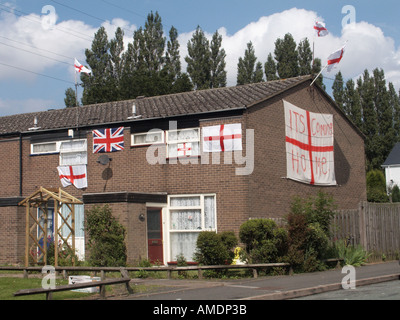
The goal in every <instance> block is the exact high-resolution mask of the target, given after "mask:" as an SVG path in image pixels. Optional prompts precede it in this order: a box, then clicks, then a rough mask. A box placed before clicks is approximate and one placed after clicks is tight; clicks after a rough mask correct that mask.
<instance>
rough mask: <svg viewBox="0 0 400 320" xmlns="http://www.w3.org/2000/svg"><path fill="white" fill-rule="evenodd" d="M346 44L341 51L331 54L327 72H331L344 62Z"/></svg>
mask: <svg viewBox="0 0 400 320" xmlns="http://www.w3.org/2000/svg"><path fill="white" fill-rule="evenodd" d="M345 46H346V44H344V45H343V47H341V48H340V49H338V50H336V51H335V52H333V53H331V54H330V56H329V57H328V63H327V67H326V70H327V71H328V72H330V71H331V70H332V69H333V68H334V67H336V65H337V64H338V63H339V62H340V60H342V58H343V53H344V47H345Z"/></svg>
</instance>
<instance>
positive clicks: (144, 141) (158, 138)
mask: <svg viewBox="0 0 400 320" xmlns="http://www.w3.org/2000/svg"><path fill="white" fill-rule="evenodd" d="M131 140H132V141H131V145H132V146H143V145H150V144H154V143H164V131H149V132H146V133H134V134H132V136H131Z"/></svg>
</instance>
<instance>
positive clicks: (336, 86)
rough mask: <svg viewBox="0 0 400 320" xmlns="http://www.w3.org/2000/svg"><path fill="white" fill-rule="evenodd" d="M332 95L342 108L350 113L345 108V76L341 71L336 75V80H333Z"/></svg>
mask: <svg viewBox="0 0 400 320" xmlns="http://www.w3.org/2000/svg"><path fill="white" fill-rule="evenodd" d="M332 95H333V98H334V99H335V102H336V104H337V105H338V107H339V108H340V110H342V111H344V113H346V115H348V114H347V112H346V111H345V110H344V109H343V100H344V88H343V76H342V73H341V72H340V71H339V72H338V73H337V74H336V76H335V81H334V82H333V86H332Z"/></svg>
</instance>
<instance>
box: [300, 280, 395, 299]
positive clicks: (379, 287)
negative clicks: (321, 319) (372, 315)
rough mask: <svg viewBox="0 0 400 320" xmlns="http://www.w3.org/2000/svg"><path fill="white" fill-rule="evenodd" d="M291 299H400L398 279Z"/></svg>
mask: <svg viewBox="0 0 400 320" xmlns="http://www.w3.org/2000/svg"><path fill="white" fill-rule="evenodd" d="M293 300H400V281H388V282H382V283H376V284H372V285H368V286H361V287H356V289H354V290H352V289H348V290H337V291H331V292H325V293H320V294H314V295H311V296H307V297H302V298H297V299H293Z"/></svg>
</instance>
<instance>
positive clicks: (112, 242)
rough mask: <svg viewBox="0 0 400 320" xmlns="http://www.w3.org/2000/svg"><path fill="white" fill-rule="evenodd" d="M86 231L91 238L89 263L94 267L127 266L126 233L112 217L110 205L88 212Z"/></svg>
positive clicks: (89, 241) (89, 242) (86, 215)
mask: <svg viewBox="0 0 400 320" xmlns="http://www.w3.org/2000/svg"><path fill="white" fill-rule="evenodd" d="M85 231H86V233H87V235H88V238H89V240H88V247H89V263H90V264H91V265H92V266H98V267H120V266H125V265H126V257H127V256H126V245H125V234H126V231H125V228H124V227H123V226H122V225H121V224H120V223H119V222H118V221H117V219H116V218H115V217H114V216H113V215H112V211H111V208H110V207H109V206H108V205H105V206H104V207H98V206H96V207H94V208H93V209H91V210H87V211H86V213H85Z"/></svg>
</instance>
